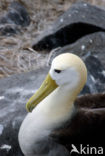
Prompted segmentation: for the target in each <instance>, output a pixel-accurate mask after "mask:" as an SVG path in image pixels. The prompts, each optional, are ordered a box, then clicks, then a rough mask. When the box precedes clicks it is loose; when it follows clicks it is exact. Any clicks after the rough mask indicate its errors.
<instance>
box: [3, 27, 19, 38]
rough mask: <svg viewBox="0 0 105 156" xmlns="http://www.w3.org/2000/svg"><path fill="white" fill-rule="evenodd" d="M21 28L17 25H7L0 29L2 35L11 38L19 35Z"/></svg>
mask: <svg viewBox="0 0 105 156" xmlns="http://www.w3.org/2000/svg"><path fill="white" fill-rule="evenodd" d="M19 32H20V30H19V27H18V26H16V25H15V24H13V25H10V24H5V25H2V26H1V27H0V35H5V36H11V35H15V34H17V33H19Z"/></svg>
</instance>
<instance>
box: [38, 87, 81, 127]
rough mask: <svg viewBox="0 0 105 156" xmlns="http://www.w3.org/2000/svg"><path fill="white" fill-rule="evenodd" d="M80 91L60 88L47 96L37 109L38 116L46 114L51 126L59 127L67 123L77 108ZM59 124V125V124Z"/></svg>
mask: <svg viewBox="0 0 105 156" xmlns="http://www.w3.org/2000/svg"><path fill="white" fill-rule="evenodd" d="M78 92H79V90H78V89H75V88H74V89H73V88H72V89H69V88H68V87H64V86H61V87H58V88H57V89H56V90H55V91H53V92H52V93H51V94H50V95H49V96H47V97H46V98H45V99H44V100H43V101H42V102H41V103H40V104H39V105H38V107H37V108H35V109H36V111H37V112H39V113H38V114H44V115H45V116H46V118H47V122H50V124H51V125H53V123H54V125H59V124H60V123H62V122H65V121H67V120H68V119H70V117H71V116H72V114H73V112H74V110H75V108H74V101H75V99H76V97H77V94H78ZM58 123H59V124H58Z"/></svg>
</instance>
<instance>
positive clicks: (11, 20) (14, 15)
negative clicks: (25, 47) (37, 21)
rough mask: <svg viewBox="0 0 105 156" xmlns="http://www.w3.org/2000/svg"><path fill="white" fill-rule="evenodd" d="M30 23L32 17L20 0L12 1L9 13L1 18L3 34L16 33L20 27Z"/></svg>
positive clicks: (0, 24) (0, 30) (0, 23)
mask: <svg viewBox="0 0 105 156" xmlns="http://www.w3.org/2000/svg"><path fill="white" fill-rule="evenodd" d="M29 24H30V17H29V14H28V12H27V10H26V9H25V7H24V6H23V5H21V4H20V3H19V2H12V3H11V4H10V6H9V7H8V10H7V13H6V14H5V15H4V16H2V17H1V18H0V32H1V34H2V35H8V34H10V35H12V34H16V33H17V32H19V29H20V30H21V28H22V27H26V26H28V25H29ZM19 26H20V27H19ZM1 27H2V29H1Z"/></svg>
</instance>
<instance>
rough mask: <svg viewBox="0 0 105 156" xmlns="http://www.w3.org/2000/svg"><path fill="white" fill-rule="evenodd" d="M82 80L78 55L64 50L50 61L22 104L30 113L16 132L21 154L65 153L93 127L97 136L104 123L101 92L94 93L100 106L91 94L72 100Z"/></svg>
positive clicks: (83, 72) (47, 155) (83, 74)
mask: <svg viewBox="0 0 105 156" xmlns="http://www.w3.org/2000/svg"><path fill="white" fill-rule="evenodd" d="M86 79H87V70H86V66H85V64H84V63H83V61H82V60H81V59H80V58H79V57H78V56H76V55H74V54H70V53H66V54H61V55H59V56H57V57H56V58H55V59H54V60H53V62H52V65H51V69H50V71H49V74H48V76H47V78H46V79H45V81H44V82H43V84H42V85H41V87H40V89H39V90H38V91H37V92H36V93H35V95H33V96H32V97H31V98H30V100H29V101H28V103H27V106H26V107H27V110H28V111H30V112H29V113H28V115H27V116H26V118H25V119H24V121H23V123H22V125H21V127H20V131H19V144H20V147H21V149H22V152H23V153H24V155H25V156H57V155H60V156H68V155H70V143H72V142H78V143H79V142H80V140H81V139H82V140H83V141H84V140H85V139H84V137H85V136H86V138H87V139H88V138H89V135H90V136H92V134H94V130H95V129H96V128H98V129H97V133H96V135H94V136H97V134H98V130H100V127H99V126H103V124H104V123H105V115H104V114H105V94H103V96H102V95H98V96H100V97H101V98H102V99H103V100H102V101H101V102H102V103H101V105H100V102H98V103H97V101H98V100H97V101H95V98H97V97H98V96H95V95H94V96H93V97H91V98H89V100H88V96H85V97H80V98H78V99H77V100H76V98H77V95H78V94H79V93H80V91H81V90H82V88H83V87H84V85H85V83H86ZM75 100H76V101H75ZM98 119H99V120H100V121H98ZM102 128H103V129H104V126H103V127H102ZM104 130H105V129H104ZM87 136H88V137H87Z"/></svg>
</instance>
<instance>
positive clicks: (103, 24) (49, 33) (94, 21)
mask: <svg viewBox="0 0 105 156" xmlns="http://www.w3.org/2000/svg"><path fill="white" fill-rule="evenodd" d="M100 31H102V32H105V10H102V9H100V8H98V7H96V6H93V5H90V4H88V3H85V2H80V3H76V4H74V5H72V7H70V9H68V10H67V11H66V12H65V13H64V14H63V15H62V16H60V17H59V18H58V19H57V21H55V23H54V24H53V26H52V28H50V29H48V30H46V31H45V32H44V33H43V34H42V35H41V36H39V37H38V38H37V39H36V41H35V43H34V44H33V46H32V48H33V49H35V50H37V51H41V50H46V51H50V50H52V49H54V48H58V47H63V46H66V45H68V44H71V43H74V42H75V41H77V40H78V39H80V38H82V37H84V36H86V35H88V34H93V33H95V32H100Z"/></svg>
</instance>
